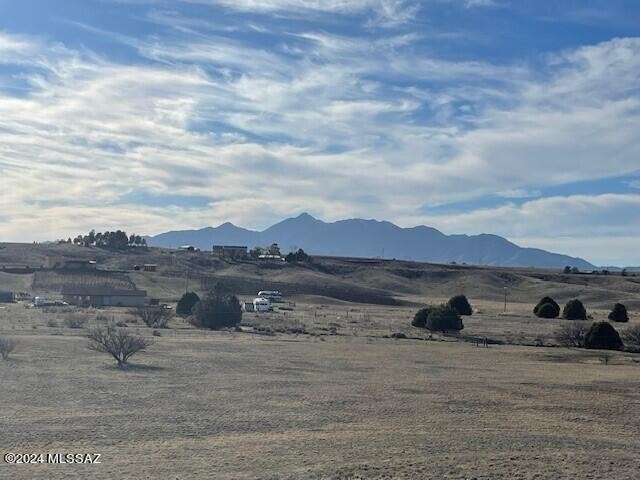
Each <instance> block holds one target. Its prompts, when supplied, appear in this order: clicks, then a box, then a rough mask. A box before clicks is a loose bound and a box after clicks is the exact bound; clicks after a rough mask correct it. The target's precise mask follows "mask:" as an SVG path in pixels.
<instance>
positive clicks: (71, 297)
mask: <svg viewBox="0 0 640 480" xmlns="http://www.w3.org/2000/svg"><path fill="white" fill-rule="evenodd" d="M146 296H147V292H146V291H144V290H123V289H117V288H113V287H104V286H95V285H68V286H65V287H63V288H62V299H63V300H64V301H65V302H67V303H69V304H71V305H78V306H83V307H144V302H145V298H146Z"/></svg>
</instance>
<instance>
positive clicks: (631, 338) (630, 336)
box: [622, 325, 640, 349]
mask: <svg viewBox="0 0 640 480" xmlns="http://www.w3.org/2000/svg"><path fill="white" fill-rule="evenodd" d="M622 336H623V338H624V343H625V345H627V346H628V347H633V348H635V349H638V348H640V325H633V326H632V327H629V328H627V329H626V330H625V331H624V332H623V333H622Z"/></svg>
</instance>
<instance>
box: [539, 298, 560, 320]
mask: <svg viewBox="0 0 640 480" xmlns="http://www.w3.org/2000/svg"><path fill="white" fill-rule="evenodd" d="M543 305H551V307H553V312H555V314H554V313H552V311H551V310H549V308H548V307H547V308H546V311H545V315H540V309H541V308H542V306H543ZM533 313H534V315H535V316H536V317H540V318H558V316H559V315H560V305H558V304H557V303H556V301H555V300H554V299H553V298H551V297H542V298H541V299H540V301H539V302H538V304H537V305H536V306H535V307H534V308H533Z"/></svg>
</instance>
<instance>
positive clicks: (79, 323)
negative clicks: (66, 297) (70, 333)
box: [64, 314, 87, 328]
mask: <svg viewBox="0 0 640 480" xmlns="http://www.w3.org/2000/svg"><path fill="white" fill-rule="evenodd" d="M86 323H87V317H85V316H84V315H81V314H74V315H69V316H68V317H67V318H65V319H64V325H65V327H68V328H82V327H84V326H85V325H86Z"/></svg>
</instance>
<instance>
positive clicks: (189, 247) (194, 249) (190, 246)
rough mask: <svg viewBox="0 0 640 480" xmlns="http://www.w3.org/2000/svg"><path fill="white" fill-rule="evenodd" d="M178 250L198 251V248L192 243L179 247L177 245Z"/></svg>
mask: <svg viewBox="0 0 640 480" xmlns="http://www.w3.org/2000/svg"><path fill="white" fill-rule="evenodd" d="M178 250H182V251H184V252H199V251H200V249H199V248H197V247H194V246H193V245H182V246H180V247H178Z"/></svg>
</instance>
